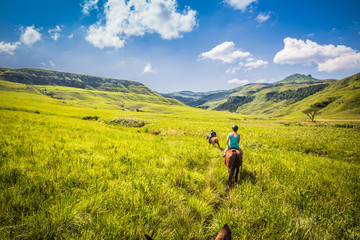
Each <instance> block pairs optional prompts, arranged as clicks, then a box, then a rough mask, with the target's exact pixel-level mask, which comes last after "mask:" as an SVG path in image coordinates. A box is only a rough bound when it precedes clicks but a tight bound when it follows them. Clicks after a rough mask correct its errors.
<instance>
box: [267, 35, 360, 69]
mask: <svg viewBox="0 0 360 240" xmlns="http://www.w3.org/2000/svg"><path fill="white" fill-rule="evenodd" d="M274 63H278V64H303V65H311V64H313V63H315V64H316V65H318V71H323V72H328V73H332V72H336V71H341V70H353V69H359V68H360V54H359V53H357V51H355V50H353V49H352V48H350V47H346V46H344V45H338V46H334V45H332V44H330V45H319V44H317V43H316V42H313V41H311V40H306V42H304V41H303V40H297V39H294V38H289V37H288V38H285V39H284V49H283V50H281V51H280V52H278V53H277V54H276V55H275V57H274Z"/></svg>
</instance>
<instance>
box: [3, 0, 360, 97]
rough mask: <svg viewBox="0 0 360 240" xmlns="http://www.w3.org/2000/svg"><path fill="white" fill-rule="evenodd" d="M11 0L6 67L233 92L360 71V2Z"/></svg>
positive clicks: (158, 87) (6, 11) (167, 88)
mask: <svg viewBox="0 0 360 240" xmlns="http://www.w3.org/2000/svg"><path fill="white" fill-rule="evenodd" d="M0 1H1V6H2V7H1V9H0V66H1V67H10V68H23V67H31V68H42V69H49V70H57V71H66V72H74V73H83V74H90V75H96V76H103V77H112V78H118V79H128V80H135V81H139V82H142V83H144V84H146V85H147V86H148V87H150V88H151V89H153V90H155V91H158V92H163V93H166V92H172V91H180V90H191V91H210V90H219V89H230V88H234V87H237V86H241V85H244V84H247V83H257V82H268V83H270V82H274V81H279V80H282V79H283V78H285V77H286V76H288V75H290V74H294V73H302V74H311V75H312V76H314V77H315V78H319V79H326V78H336V79H341V78H343V77H347V76H350V75H352V74H355V73H358V72H360V52H359V51H360V17H359V14H358V13H359V10H360V1H358V0H327V1H325V0H316V1H314V0H303V1H298V0H286V1H285V0H284V1H280V0H193V1H189V0H187V1H186V0H183V1H182V0H126V1H124V0H79V1H75V0H61V1H60V0H59V1H57V0H53V1H48V0H32V1H28V0H27V1H25V0H11V1H8V0H7V1H5V0H0Z"/></svg>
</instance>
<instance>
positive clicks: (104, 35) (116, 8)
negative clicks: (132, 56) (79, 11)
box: [86, 0, 197, 48]
mask: <svg viewBox="0 0 360 240" xmlns="http://www.w3.org/2000/svg"><path fill="white" fill-rule="evenodd" d="M104 16H105V18H104V19H100V20H99V21H98V22H97V23H96V24H94V25H91V26H90V27H89V29H88V31H87V36H86V40H87V41H89V42H90V43H91V44H93V45H94V46H95V47H98V48H104V47H114V48H122V47H123V46H124V45H125V42H126V39H127V38H129V37H130V36H144V35H145V34H147V33H149V34H151V33H158V34H159V35H160V36H161V38H163V39H168V40H170V39H174V38H180V37H182V35H181V33H184V32H191V31H192V30H193V29H194V27H195V26H196V24H197V23H196V11H194V10H191V9H190V8H189V7H186V9H185V10H183V11H182V12H179V11H178V10H177V2H176V0H152V1H146V0H129V1H124V0H108V1H107V2H106V3H105V6H104Z"/></svg>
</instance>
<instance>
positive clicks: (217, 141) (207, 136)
mask: <svg viewBox="0 0 360 240" xmlns="http://www.w3.org/2000/svg"><path fill="white" fill-rule="evenodd" d="M210 137H211V135H210V134H206V139H209V138H210ZM215 143H216V144H217V145H218V146H219V148H220V144H219V139H218V138H217V137H212V138H211V140H210V144H212V145H213V146H214V147H215ZM220 149H221V148H220Z"/></svg>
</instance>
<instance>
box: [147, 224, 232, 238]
mask: <svg viewBox="0 0 360 240" xmlns="http://www.w3.org/2000/svg"><path fill="white" fill-rule="evenodd" d="M145 237H146V239H147V240H153V239H152V238H151V237H150V236H148V235H146V234H145ZM190 240H200V238H198V237H194V238H192V239H190ZM215 240H231V231H230V228H229V226H228V225H227V224H225V225H224V227H223V228H222V229H221V230H220V232H219V233H218V235H217V236H216V238H215Z"/></svg>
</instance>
